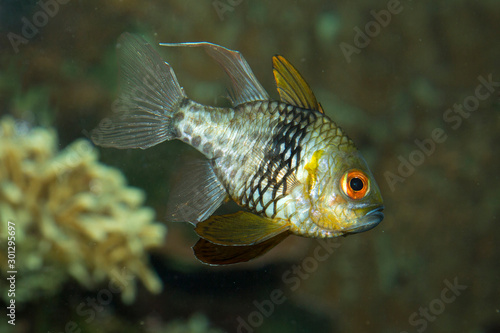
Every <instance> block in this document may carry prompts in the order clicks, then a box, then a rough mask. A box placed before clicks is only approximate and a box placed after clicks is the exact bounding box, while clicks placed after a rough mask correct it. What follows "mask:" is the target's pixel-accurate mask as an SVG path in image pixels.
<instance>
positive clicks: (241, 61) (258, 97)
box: [160, 42, 269, 106]
mask: <svg viewBox="0 0 500 333" xmlns="http://www.w3.org/2000/svg"><path fill="white" fill-rule="evenodd" d="M160 45H162V46H173V47H203V49H204V50H205V51H206V52H207V53H208V55H209V56H211V57H212V58H213V59H215V61H217V62H218V63H219V65H220V66H221V67H222V69H224V71H225V72H226V74H227V75H228V76H229V78H230V79H231V83H232V88H233V89H232V96H231V98H232V103H233V106H237V105H240V104H243V103H248V102H253V101H266V100H269V95H268V94H267V92H266V91H265V90H264V88H263V87H262V85H261V84H260V83H259V81H258V80H257V78H256V77H255V75H254V74H253V72H252V70H251V69H250V66H249V65H248V63H247V61H246V60H245V58H243V56H242V55H241V53H240V52H238V51H233V50H229V49H227V48H225V47H223V46H220V45H217V44H213V43H208V42H199V43H160Z"/></svg>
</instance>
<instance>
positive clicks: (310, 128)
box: [174, 101, 352, 218]
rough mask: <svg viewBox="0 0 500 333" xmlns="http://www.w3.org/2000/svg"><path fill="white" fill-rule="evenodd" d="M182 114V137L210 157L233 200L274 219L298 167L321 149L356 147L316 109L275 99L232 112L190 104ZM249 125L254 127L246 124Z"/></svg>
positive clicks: (246, 105)
mask: <svg viewBox="0 0 500 333" xmlns="http://www.w3.org/2000/svg"><path fill="white" fill-rule="evenodd" d="M180 112H182V113H183V117H178V118H175V119H176V124H174V126H175V127H176V128H177V129H178V130H177V133H178V139H180V140H182V141H184V142H187V143H189V144H190V145H191V146H193V147H194V148H196V149H198V150H199V151H200V152H201V153H203V154H204V155H205V156H206V157H207V158H209V159H211V162H212V165H213V167H214V171H215V174H216V175H217V176H218V178H219V180H220V181H221V182H222V184H223V185H224V187H225V188H226V189H227V192H228V194H229V196H230V197H231V198H232V199H233V200H235V201H236V202H237V203H238V204H240V205H241V206H243V207H245V208H247V209H248V210H249V211H251V212H254V213H257V214H261V215H264V216H267V217H270V218H275V217H277V215H278V213H279V212H280V211H281V210H282V208H283V207H282V206H283V205H282V204H281V205H280V202H281V203H284V201H285V200H283V199H284V198H285V197H286V196H287V194H289V192H290V190H291V187H292V186H294V179H296V173H297V171H298V169H299V168H303V167H304V165H305V163H306V162H307V161H308V159H309V158H310V155H311V154H312V153H313V152H314V151H315V150H316V149H318V147H321V145H331V144H335V145H336V146H338V147H339V149H340V147H341V146H342V145H352V141H351V140H350V139H349V138H348V137H347V136H345V135H344V134H343V133H342V131H341V130H340V128H339V127H337V126H336V125H335V124H334V123H333V122H332V121H330V120H329V119H328V118H327V117H325V116H323V115H321V114H320V113H319V112H318V111H314V110H304V109H301V108H298V107H295V106H292V105H288V104H285V103H281V102H276V101H258V102H253V103H248V104H245V105H243V106H241V107H236V108H234V109H233V108H214V107H207V106H204V105H200V104H198V103H196V102H193V101H190V103H188V104H187V105H186V106H185V107H184V108H183V109H181V111H180ZM250 121H251V122H253V123H254V126H247V124H248V122H250ZM318 132H321V136H319V135H317V133H318ZM193 133H196V134H193ZM285 215H288V214H284V213H283V214H281V215H280V216H279V217H281V218H286V217H287V216H285Z"/></svg>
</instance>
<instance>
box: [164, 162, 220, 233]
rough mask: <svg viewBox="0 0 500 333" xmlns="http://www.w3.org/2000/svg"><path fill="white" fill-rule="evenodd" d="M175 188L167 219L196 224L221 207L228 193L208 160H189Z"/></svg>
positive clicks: (171, 196)
mask: <svg viewBox="0 0 500 333" xmlns="http://www.w3.org/2000/svg"><path fill="white" fill-rule="evenodd" d="M179 179H181V181H180V182H179V183H178V184H176V185H175V186H174V187H173V190H172V192H171V194H170V198H169V202H168V205H167V219H168V220H170V221H174V222H191V223H193V224H196V223H198V222H200V221H203V220H206V219H207V218H208V217H209V216H210V215H212V214H213V212H214V211H215V210H216V209H217V208H219V206H220V205H221V204H222V202H223V201H224V199H225V198H227V192H226V190H225V188H224V186H223V185H222V183H221V182H220V181H219V179H218V178H217V176H216V175H215V173H214V170H213V167H212V165H211V163H210V161H208V160H197V161H193V162H190V163H187V164H186V165H184V166H183V170H182V172H181V175H180V177H179Z"/></svg>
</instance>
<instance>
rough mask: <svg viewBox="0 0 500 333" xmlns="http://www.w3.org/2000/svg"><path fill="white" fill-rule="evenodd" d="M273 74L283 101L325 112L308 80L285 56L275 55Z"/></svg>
mask: <svg viewBox="0 0 500 333" xmlns="http://www.w3.org/2000/svg"><path fill="white" fill-rule="evenodd" d="M273 74H274V80H275V81H276V85H277V88H278V93H279V94H280V98H281V101H283V102H285V103H288V104H291V105H295V106H297V107H300V108H303V109H309V110H317V111H319V112H321V113H324V112H323V108H322V107H321V105H320V104H319V103H318V101H317V100H316V97H315V96H314V94H313V92H312V90H311V88H310V87H309V85H308V84H307V82H306V81H305V80H304V78H303V77H302V75H300V73H299V72H298V71H297V70H296V69H295V67H293V65H292V64H291V63H289V62H288V60H286V59H285V58H284V57H282V56H280V55H276V56H274V57H273Z"/></svg>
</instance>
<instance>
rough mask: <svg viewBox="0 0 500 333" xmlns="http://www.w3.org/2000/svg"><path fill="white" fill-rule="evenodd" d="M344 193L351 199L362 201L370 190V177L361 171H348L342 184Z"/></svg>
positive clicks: (343, 177)
mask: <svg viewBox="0 0 500 333" xmlns="http://www.w3.org/2000/svg"><path fill="white" fill-rule="evenodd" d="M340 185H341V187H342V191H344V193H345V194H346V195H347V196H348V197H349V198H351V199H354V200H356V199H362V198H364V197H365V196H366V194H367V193H368V191H369V189H370V182H369V180H368V176H367V175H366V174H365V173H364V172H363V171H360V170H357V169H352V170H348V171H347V172H346V173H345V174H344V175H343V176H342V180H341V182H340Z"/></svg>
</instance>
